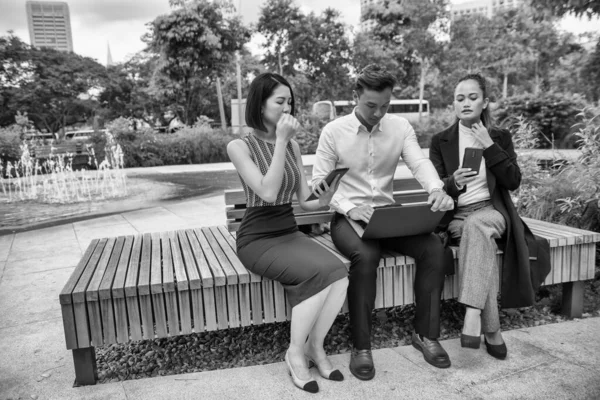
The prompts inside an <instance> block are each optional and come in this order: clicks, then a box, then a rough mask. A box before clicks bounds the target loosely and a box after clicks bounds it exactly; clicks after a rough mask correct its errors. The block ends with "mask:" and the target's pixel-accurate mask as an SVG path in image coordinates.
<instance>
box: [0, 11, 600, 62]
mask: <svg viewBox="0 0 600 400" xmlns="http://www.w3.org/2000/svg"><path fill="white" fill-rule="evenodd" d="M295 1H296V4H297V5H299V6H300V8H301V9H302V11H303V12H305V13H307V12H310V11H315V12H317V13H320V12H321V11H322V10H324V9H325V8H327V7H332V8H336V9H338V10H339V11H340V12H341V14H342V19H343V21H344V22H345V23H347V24H349V25H353V26H355V25H358V23H359V20H360V0H295ZM464 1H468V0H453V2H454V3H461V2H464ZM233 2H234V5H235V6H236V7H239V9H240V10H241V15H242V18H243V21H244V23H246V24H251V23H255V22H256V21H257V19H258V13H259V8H260V6H261V4H262V3H263V0H233ZM25 3H26V0H0V35H6V32H7V31H9V30H12V31H14V33H15V35H17V36H18V37H19V38H21V40H23V41H24V42H26V43H30V40H29V30H28V28H27V15H26V11H25ZM67 3H68V5H69V11H70V16H71V31H72V35H73V47H74V51H75V52H76V53H77V54H80V55H82V56H86V57H91V58H94V59H96V60H97V61H98V62H100V63H101V64H106V60H107V46H110V51H111V55H112V60H113V61H114V62H123V61H126V60H127V59H128V58H129V57H131V56H132V55H133V54H135V53H136V52H138V51H140V50H143V49H144V43H143V42H142V41H141V39H140V38H141V37H142V36H143V35H144V33H146V32H147V27H146V24H147V23H149V22H151V21H153V20H154V19H155V18H156V17H157V16H159V15H163V14H167V13H168V12H169V10H170V8H169V1H168V0H67ZM560 26H561V28H562V29H564V30H568V31H572V32H574V33H576V34H577V33H581V32H584V31H595V32H598V31H600V29H598V26H600V20H598V19H596V20H595V21H588V20H585V19H584V20H579V19H576V18H574V17H567V18H565V20H564V21H562V22H561V25H560ZM257 43H258V42H257V41H253V42H252V43H251V45H250V50H251V51H252V52H254V53H255V52H256V51H258V46H257Z"/></svg>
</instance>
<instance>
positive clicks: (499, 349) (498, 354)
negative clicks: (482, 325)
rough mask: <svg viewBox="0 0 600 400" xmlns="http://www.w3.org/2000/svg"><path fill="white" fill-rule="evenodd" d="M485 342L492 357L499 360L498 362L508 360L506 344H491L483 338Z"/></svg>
mask: <svg viewBox="0 0 600 400" xmlns="http://www.w3.org/2000/svg"><path fill="white" fill-rule="evenodd" d="M483 341H484V342H485V348H486V350H487V352H488V354H489V355H490V356H492V357H494V358H497V359H498V360H504V359H505V358H506V354H507V353H508V350H507V348H506V343H502V344H490V343H489V342H488V341H487V338H486V337H484V338H483Z"/></svg>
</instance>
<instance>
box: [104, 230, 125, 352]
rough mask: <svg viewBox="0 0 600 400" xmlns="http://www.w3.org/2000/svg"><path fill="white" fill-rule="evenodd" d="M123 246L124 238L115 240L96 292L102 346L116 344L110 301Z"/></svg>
mask: <svg viewBox="0 0 600 400" xmlns="http://www.w3.org/2000/svg"><path fill="white" fill-rule="evenodd" d="M124 244H125V237H123V236H121V237H119V238H117V242H116V243H115V246H114V248H113V252H112V255H111V256H110V259H109V261H108V267H107V268H106V271H105V272H104V276H103V277H102V282H100V288H99V290H98V297H99V298H100V311H101V312H102V332H103V337H104V344H112V343H117V327H116V324H115V312H114V308H113V301H112V285H113V281H114V277H115V274H116V272H117V266H118V265H119V259H120V258H121V252H122V250H123V245H124Z"/></svg>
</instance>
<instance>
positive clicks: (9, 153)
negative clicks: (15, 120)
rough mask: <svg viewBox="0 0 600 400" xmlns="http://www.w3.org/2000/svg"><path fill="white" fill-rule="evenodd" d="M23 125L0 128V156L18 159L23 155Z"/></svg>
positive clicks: (7, 158)
mask: <svg viewBox="0 0 600 400" xmlns="http://www.w3.org/2000/svg"><path fill="white" fill-rule="evenodd" d="M20 146H21V127H20V126H19V125H17V124H14V125H11V126H8V127H5V128H0V158H2V159H3V160H12V161H14V160H18V159H19V157H21V148H20Z"/></svg>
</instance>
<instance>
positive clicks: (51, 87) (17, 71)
mask: <svg viewBox="0 0 600 400" xmlns="http://www.w3.org/2000/svg"><path fill="white" fill-rule="evenodd" d="M0 60H3V62H2V64H3V66H2V68H0V82H3V84H2V86H0V106H1V107H0V109H1V110H2V111H1V112H0V113H1V114H2V117H0V123H1V124H4V125H7V122H6V121H7V115H10V116H11V117H12V116H14V115H15V114H16V113H17V111H26V112H27V113H28V116H29V118H30V120H31V121H32V122H33V123H34V124H35V126H36V128H37V129H39V130H47V131H48V132H58V131H59V130H60V129H61V128H64V127H65V126H69V125H73V124H75V123H78V122H85V121H86V120H87V119H88V118H90V117H91V115H92V113H93V110H94V109H95V108H97V107H98V102H97V101H96V100H95V99H93V98H92V97H90V96H89V92H90V90H91V89H96V88H100V87H102V86H103V82H104V81H105V79H106V72H105V71H106V70H105V68H104V67H103V66H102V65H100V64H98V63H97V62H96V61H94V60H92V59H91V58H87V57H82V56H79V55H77V54H75V53H68V52H62V51H58V50H54V49H50V48H40V49H38V48H35V47H30V46H29V45H27V44H25V43H23V42H21V41H20V40H19V39H18V38H17V37H15V36H14V35H12V34H9V36H8V37H0ZM10 123H12V122H10Z"/></svg>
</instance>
